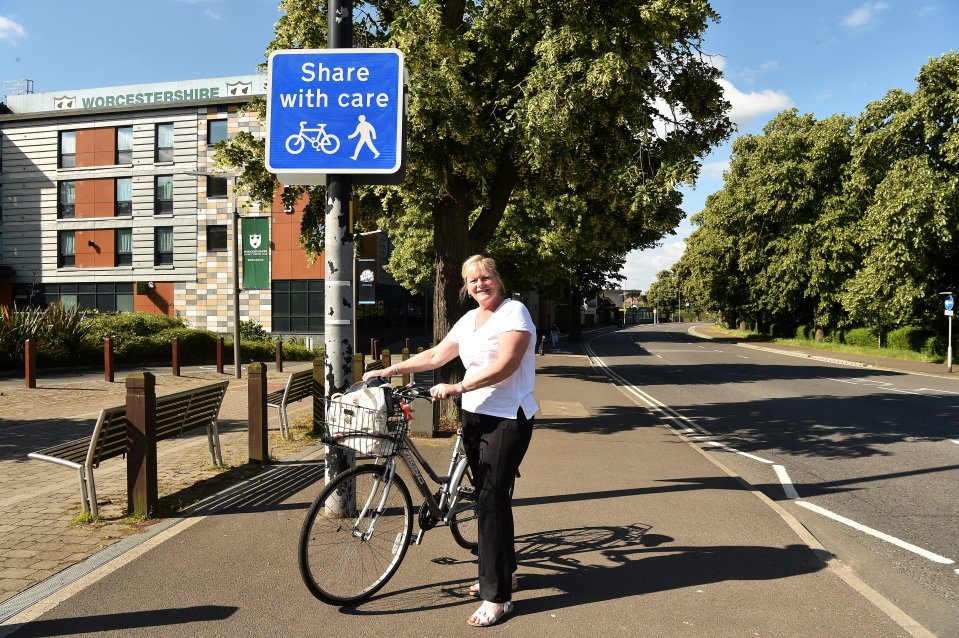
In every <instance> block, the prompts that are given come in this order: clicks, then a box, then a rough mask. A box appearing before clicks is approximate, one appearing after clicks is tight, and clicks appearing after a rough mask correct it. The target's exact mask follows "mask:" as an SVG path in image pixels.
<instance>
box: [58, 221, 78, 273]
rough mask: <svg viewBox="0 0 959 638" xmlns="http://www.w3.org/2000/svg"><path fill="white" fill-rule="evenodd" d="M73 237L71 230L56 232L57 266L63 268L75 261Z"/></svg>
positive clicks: (73, 263)
mask: <svg viewBox="0 0 959 638" xmlns="http://www.w3.org/2000/svg"><path fill="white" fill-rule="evenodd" d="M75 241H76V240H75V237H74V231H72V230H61V231H60V232H59V233H57V267H58V268H64V267H66V266H73V265H75V264H76V263H77V257H76V249H75V245H76V244H75Z"/></svg>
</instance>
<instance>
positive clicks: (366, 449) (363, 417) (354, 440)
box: [327, 387, 393, 455]
mask: <svg viewBox="0 0 959 638" xmlns="http://www.w3.org/2000/svg"><path fill="white" fill-rule="evenodd" d="M386 412H387V406H386V388H385V387H379V388H361V389H359V390H355V391H353V392H347V393H346V394H334V395H333V396H332V397H330V405H329V408H328V409H327V423H328V424H329V425H328V427H329V434H330V438H332V439H333V440H334V441H335V442H336V443H338V444H339V445H342V446H343V447H348V448H350V449H352V450H356V451H357V452H359V453H360V454H374V455H378V454H385V453H386V452H387V451H389V448H390V447H391V446H392V445H393V443H392V442H391V441H388V440H386V439H381V438H377V437H372V436H364V434H366V433H368V434H384V435H385V434H387V429H386Z"/></svg>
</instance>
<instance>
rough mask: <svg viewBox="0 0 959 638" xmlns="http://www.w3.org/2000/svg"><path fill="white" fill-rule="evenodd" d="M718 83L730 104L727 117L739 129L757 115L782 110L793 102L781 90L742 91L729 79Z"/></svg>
mask: <svg viewBox="0 0 959 638" xmlns="http://www.w3.org/2000/svg"><path fill="white" fill-rule="evenodd" d="M719 84H720V86H722V87H723V92H724V94H725V97H726V99H727V100H729V103H730V104H731V105H732V108H731V109H730V111H729V119H731V120H732V121H733V122H735V123H736V124H737V125H739V128H740V130H742V129H743V128H744V127H745V126H746V125H747V124H749V123H750V122H752V121H753V119H755V118H756V117H758V116H759V115H763V114H764V113H774V112H778V111H782V110H783V109H785V108H788V107H790V106H792V103H793V102H792V100H791V99H790V98H789V96H788V95H786V94H785V93H783V92H782V91H774V90H773V89H765V90H763V91H750V92H748V93H744V92H742V91H740V90H739V89H737V88H736V87H735V86H733V83H732V82H730V81H729V80H726V79H722V80H719Z"/></svg>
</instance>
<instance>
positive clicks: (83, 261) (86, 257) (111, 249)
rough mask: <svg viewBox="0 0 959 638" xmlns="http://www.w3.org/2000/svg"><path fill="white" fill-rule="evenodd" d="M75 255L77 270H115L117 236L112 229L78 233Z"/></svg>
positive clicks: (79, 231) (80, 231)
mask: <svg viewBox="0 0 959 638" xmlns="http://www.w3.org/2000/svg"><path fill="white" fill-rule="evenodd" d="M75 237H76V245H75V247H74V255H75V257H76V267H77V268H113V266H114V265H115V259H116V257H115V253H116V235H114V231H113V229H112V228H103V229H100V230H78V231H76V235H75Z"/></svg>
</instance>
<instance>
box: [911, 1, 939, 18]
mask: <svg viewBox="0 0 959 638" xmlns="http://www.w3.org/2000/svg"><path fill="white" fill-rule="evenodd" d="M938 10H939V5H935V4H927V5H925V6H922V7H919V8H918V9H916V10H915V11H913V12H912V13H913V15H915V16H916V17H917V18H925V17H926V16H927V15H929V14H930V13H935V12H936V11H938Z"/></svg>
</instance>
